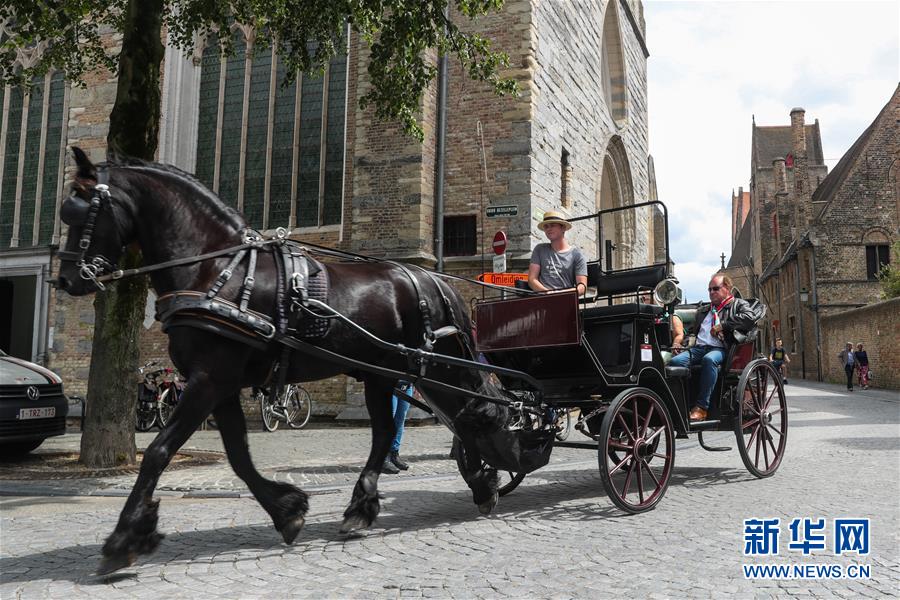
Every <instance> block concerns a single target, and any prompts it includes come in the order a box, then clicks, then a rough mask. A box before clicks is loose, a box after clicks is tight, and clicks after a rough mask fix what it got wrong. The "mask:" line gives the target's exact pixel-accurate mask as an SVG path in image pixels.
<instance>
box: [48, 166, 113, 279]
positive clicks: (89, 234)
mask: <svg viewBox="0 0 900 600" xmlns="http://www.w3.org/2000/svg"><path fill="white" fill-rule="evenodd" d="M108 180H109V175H108V174H107V172H106V169H104V168H100V169H98V170H97V183H96V184H95V185H94V187H93V188H91V200H90V202H86V201H85V200H84V199H83V198H81V197H79V196H78V195H77V194H76V193H75V192H74V191H73V192H72V194H71V195H69V197H68V198H66V199H65V200H64V201H63V205H62V208H61V210H60V218H61V219H62V221H63V222H65V223H66V224H67V225H70V226H73V225H74V226H77V225H82V230H81V239H80V240H78V251H77V252H71V251H69V250H61V251H59V253H58V255H59V260H60V261H63V262H74V263H75V266H76V267H77V268H78V271H79V274H80V275H81V278H82V279H84V280H87V281H90V282H92V283H93V284H94V285H95V286H97V289H98V290H105V289H106V286H104V285H103V283H102V282H101V281H100V278H101V276H102V275H104V274H106V273H112V272H114V271H115V270H116V263H114V262H113V261H111V260H109V259H108V258H106V257H105V256H103V255H101V254H96V255H94V256H88V255H87V251H88V249H89V248H90V247H91V242H92V240H93V237H94V227H95V226H96V224H97V215H99V214H100V211H101V210H108V211H110V212H112V199H113V198H112V195H111V194H110V193H109V185H108V183H107V182H108ZM113 231H114V235H115V236H116V240H115V244H114V247H116V248H118V247H119V246H121V243H120V242H121V237H120V235H119V229H118V227H114V228H113Z"/></svg>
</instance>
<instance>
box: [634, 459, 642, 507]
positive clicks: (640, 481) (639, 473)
mask: <svg viewBox="0 0 900 600" xmlns="http://www.w3.org/2000/svg"><path fill="white" fill-rule="evenodd" d="M635 462H637V484H638V498H640V499H641V504H643V503H644V472H643V471H642V470H641V465H642V464H644V461H642V460H640V459H637V460H636V461H635Z"/></svg>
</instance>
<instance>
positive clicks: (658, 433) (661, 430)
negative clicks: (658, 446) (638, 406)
mask: <svg viewBox="0 0 900 600" xmlns="http://www.w3.org/2000/svg"><path fill="white" fill-rule="evenodd" d="M663 431H664V428H662V427H660V428H659V429H657V430H656V431H655V432H654V433H653V435H651V436H650V437H648V438H647V439H645V440H644V441H645V442H646V443H648V444H651V443H653V440H655V439H656V438H658V437H659V436H660V434H661V433H662V432H663Z"/></svg>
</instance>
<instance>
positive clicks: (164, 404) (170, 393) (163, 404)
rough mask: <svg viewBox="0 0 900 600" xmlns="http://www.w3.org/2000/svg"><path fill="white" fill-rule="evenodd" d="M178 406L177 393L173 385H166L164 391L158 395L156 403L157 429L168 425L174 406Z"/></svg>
mask: <svg viewBox="0 0 900 600" xmlns="http://www.w3.org/2000/svg"><path fill="white" fill-rule="evenodd" d="M177 404H178V392H177V391H176V390H175V386H174V385H166V386H165V389H164V390H162V393H161V394H160V395H159V400H157V401H156V418H157V420H158V421H159V428H160V429H162V428H163V427H165V426H166V425H167V424H168V423H169V419H171V418H172V413H173V412H175V406H176V405H177Z"/></svg>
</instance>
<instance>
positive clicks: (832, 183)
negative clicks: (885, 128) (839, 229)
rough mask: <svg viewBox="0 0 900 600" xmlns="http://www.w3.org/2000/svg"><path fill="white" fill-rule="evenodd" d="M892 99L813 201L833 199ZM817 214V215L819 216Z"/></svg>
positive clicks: (854, 144) (821, 186)
mask: <svg viewBox="0 0 900 600" xmlns="http://www.w3.org/2000/svg"><path fill="white" fill-rule="evenodd" d="M897 93H900V86H898V88H897V90H895V91H894V94H895V95H896V94H897ZM890 104H891V101H890V100H888V103H887V104H885V105H884V108H882V109H881V112H879V113H878V116H877V117H875V120H874V121H872V124H871V125H869V126H868V127H867V128H866V130H865V131H863V132H862V135H860V136H859V138H857V140H856V141H855V142H853V145H852V146H850V149H849V150H847V152H846V153H845V154H844V156H842V157H841V160H840V161H838V164H836V165H835V166H834V168H833V169H832V170H831V173H829V174H828V177H826V178H825V179H823V180H822V183H820V184H819V187H817V188H816V191H814V192H813V195H812V201H813V202H829V201H831V198H832V196H834V194H835V193H836V192H837V190H839V189H840V187H841V184H842V183H843V182H844V179H845V178H846V177H847V174H848V173H849V172H850V169H851V168H852V167H853V165H854V164H855V163H856V161H857V159H858V158H859V156H860V154H862V151H863V149H864V148H865V147H866V142H868V141H869V138H870V137H872V133H873V132H874V131H875V125H876V124H877V123H878V121H879V120H881V117H882V115H884V113H885V111H886V110H887V109H888V106H890ZM824 211H825V206H823V207H822V211H821V212H820V213H819V215H821V214H822V212H824ZM819 215H815V216H817V217H818V216H819Z"/></svg>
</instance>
